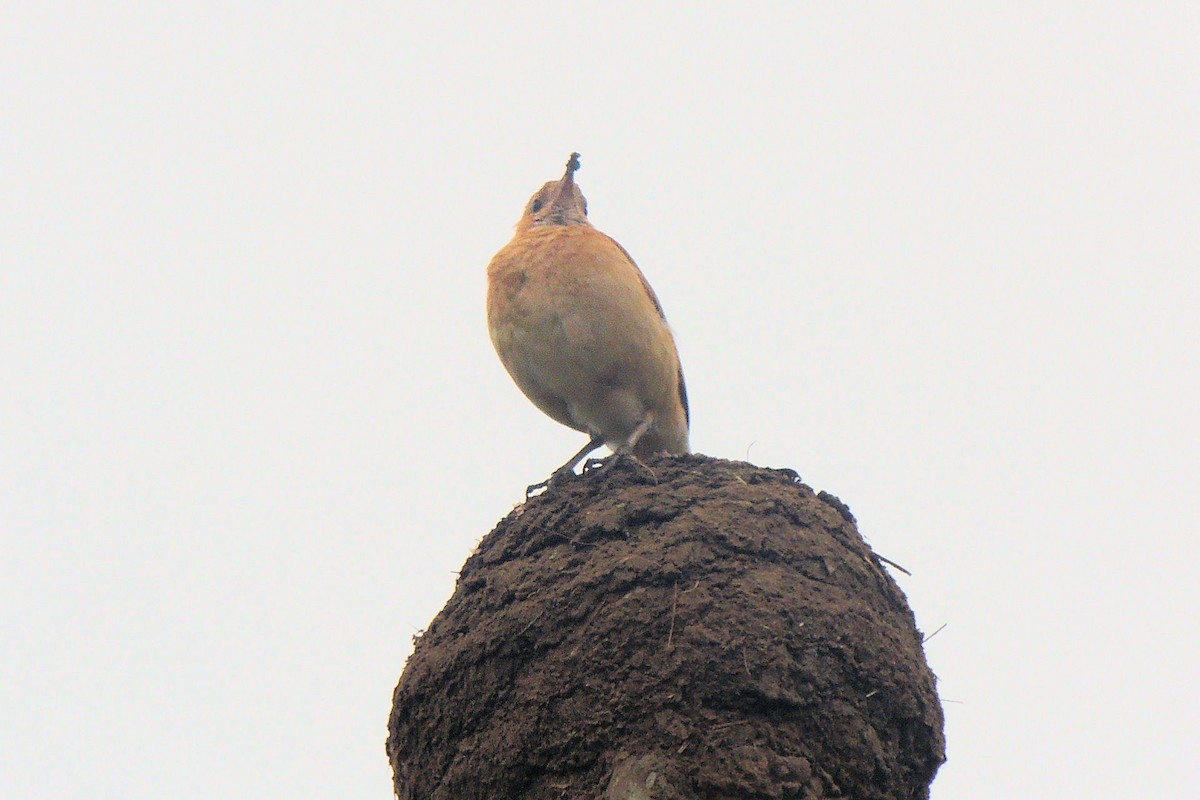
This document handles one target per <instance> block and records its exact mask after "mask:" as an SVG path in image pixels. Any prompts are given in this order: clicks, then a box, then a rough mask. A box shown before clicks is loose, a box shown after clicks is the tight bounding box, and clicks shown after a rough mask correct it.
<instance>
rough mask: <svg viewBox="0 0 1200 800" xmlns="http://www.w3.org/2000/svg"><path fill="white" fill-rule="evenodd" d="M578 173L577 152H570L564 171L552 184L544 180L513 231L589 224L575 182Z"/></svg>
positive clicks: (582, 197)
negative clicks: (544, 226) (547, 226)
mask: <svg viewBox="0 0 1200 800" xmlns="http://www.w3.org/2000/svg"><path fill="white" fill-rule="evenodd" d="M578 170H579V153H571V158H570V160H568V161H567V171H566V172H564V173H563V176H562V178H560V179H559V180H556V181H547V182H546V183H545V185H543V186H542V188H541V189H538V190H537V192H536V193H535V194H534V195H533V197H531V198H529V202H528V203H526V204H525V213H524V214H523V215H521V221H520V222H518V223H517V231H518V232H520V231H525V230H528V229H529V228H534V227H538V226H542V225H590V224H591V223H590V222H588V218H587V200H586V199H584V196H583V192H581V191H580V190H579V186H578V185H577V184H576V183H575V173H576V171H578Z"/></svg>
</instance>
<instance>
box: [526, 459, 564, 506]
mask: <svg viewBox="0 0 1200 800" xmlns="http://www.w3.org/2000/svg"><path fill="white" fill-rule="evenodd" d="M574 476H575V466H574V465H573V464H564V465H562V466H561V467H559V468H558V469H556V470H554V472H552V473H550V477H549V478H547V479H546V480H544V481H541V482H540V483H533V484H530V485H529V486H526V487H525V499H526V500H528V499H529V498H531V497H533V496H534V495H536V494H538V493H540V492H542V491H543V490H545V491H546V492H551V491H554V490H555V489H557V488H558V487H559V486H561V485H562V484H563V483H564V482H565V481H566V480H567V479H568V478H572V477H574Z"/></svg>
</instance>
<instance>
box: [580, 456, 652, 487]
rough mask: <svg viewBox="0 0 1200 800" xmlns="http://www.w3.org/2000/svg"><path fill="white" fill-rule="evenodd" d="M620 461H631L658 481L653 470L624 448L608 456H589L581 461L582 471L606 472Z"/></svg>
mask: <svg viewBox="0 0 1200 800" xmlns="http://www.w3.org/2000/svg"><path fill="white" fill-rule="evenodd" d="M622 461H631V462H633V464H635V465H636V466H638V467H640V468H641V469H643V470H645V471H646V472H647V473H649V475H650V480H652V481H654V482H655V483H658V476H657V475H655V474H654V470H652V469H650V467H649V466H647V465H646V464H645V462H643V461H642V460H641V459H640V458H638V457H637V456H635V455H634V454H633V453H630V452H628V451H626V450H618V451H617V452H615V453H613V454H612V455H611V456H609V457H608V458H589V459H588V460H587V461H585V462H583V471H584V472H585V473H586V472H607V471H608V470H610V469H612V468H613V467H614V466H615V465H617V464H619V463H621V462H622Z"/></svg>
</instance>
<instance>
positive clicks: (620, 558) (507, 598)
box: [387, 455, 944, 800]
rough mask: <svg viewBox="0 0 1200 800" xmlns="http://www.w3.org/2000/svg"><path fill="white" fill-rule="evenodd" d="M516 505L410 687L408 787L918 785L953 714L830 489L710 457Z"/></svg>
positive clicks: (416, 794) (422, 798)
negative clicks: (945, 715)
mask: <svg viewBox="0 0 1200 800" xmlns="http://www.w3.org/2000/svg"><path fill="white" fill-rule="evenodd" d="M646 466H648V467H649V469H647V468H646V467H644V466H640V465H638V464H636V463H631V462H629V461H621V462H619V463H617V464H616V465H614V466H613V468H611V469H606V470H604V471H602V472H592V473H588V474H585V475H583V476H582V477H579V478H576V479H573V480H570V481H568V482H567V483H565V484H564V485H563V486H561V487H559V488H557V489H556V490H555V491H554V492H553V493H551V494H549V495H542V496H539V497H535V498H533V499H532V500H530V501H528V502H527V503H525V504H524V505H522V506H519V507H518V508H516V509H514V510H513V512H512V513H510V514H509V515H508V516H507V517H505V518H504V519H503V520H502V521H501V522H500V523H499V525H497V526H496V528H495V530H493V531H492V532H491V533H490V534H488V536H487V537H486V538H485V539H484V540H483V541H482V543H481V544H480V545H479V548H478V549H477V551H476V552H475V553H474V554H473V555H472V556H471V557H470V558H469V559H468V560H467V562H466V564H465V565H464V567H463V569H462V572H461V574H460V576H459V580H458V586H457V589H456V591H455V593H454V596H453V597H452V598H451V600H450V602H449V603H448V604H447V605H446V607H445V608H444V609H443V610H442V612H441V613H440V614H439V615H438V616H437V618H436V619H435V620H434V621H433V623H432V624H431V625H430V626H429V629H428V630H427V631H426V632H425V633H424V635H422V636H421V637H420V639H419V640H418V641H417V644H416V649H415V651H414V653H413V655H412V656H411V658H410V659H409V661H408V664H407V665H406V667H405V670H404V673H403V675H402V676H401V679H400V683H399V685H398V686H397V687H396V691H395V695H394V698H393V708H392V714H391V719H390V721H389V737H388V744H387V751H388V756H389V758H390V760H391V763H392V768H393V771H394V775H395V784H396V792H397V794H398V796H399V797H400V798H403V800H451V798H453V800H475V799H476V798H480V799H482V798H489V799H491V800H499V799H501V798H503V799H504V800H515V799H517V798H522V799H524V800H550V798H572V799H573V800H593V798H606V799H608V800H643V799H644V800H652V799H662V800H666V799H668V798H705V799H708V798H713V799H715V798H769V799H770V800H775V799H776V798H779V799H780V800H782V799H783V798H805V799H806V800H811V799H813V798H834V797H846V798H856V800H873V799H874V798H880V799H881V800H882V798H889V800H895V799H897V798H899V799H904V800H907V798H927V797H928V786H929V783H930V782H931V781H932V779H933V776H934V774H935V772H936V771H937V768H938V766H939V765H940V764H941V763H942V761H943V760H944V741H943V737H942V711H941V704H940V702H939V700H938V697H937V693H936V690H935V679H934V676H933V673H932V672H930V670H929V668H928V666H927V665H926V662H925V657H924V653H923V650H922V647H921V634H920V632H919V631H917V629H916V627H915V624H914V620H913V615H912V612H911V611H910V610H909V608H908V604H907V602H906V600H905V598H904V595H903V593H902V592H901V591H900V589H899V588H898V587H897V586H896V584H895V582H894V581H893V580H892V578H891V577H890V575H889V574H888V573H887V572H886V571H885V569H884V567H883V566H882V565H881V564H880V563H879V561H878V560H877V559H876V558H875V557H874V555H873V554H872V553H871V550H870V548H869V547H868V546H867V545H866V544H865V543H864V542H863V540H862V537H861V536H860V535H859V533H858V531H857V529H856V527H855V524H854V518H853V517H852V516H851V514H850V512H849V510H848V509H847V508H846V507H845V506H844V505H842V504H841V503H840V502H839V501H838V500H837V498H834V497H832V496H830V495H826V494H824V493H821V494H820V495H818V494H815V493H814V492H813V490H812V489H810V488H809V487H807V486H805V485H804V484H802V483H800V482H799V479H798V478H797V477H796V475H795V473H793V472H791V471H790V470H768V469H762V468H759V467H755V466H752V465H750V464H745V463H741V462H731V461H721V460H717V459H712V458H708V457H705V456H698V455H693V456H675V457H671V456H664V457H662V458H660V459H655V460H652V461H648V462H647V465H646Z"/></svg>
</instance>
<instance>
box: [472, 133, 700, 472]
mask: <svg viewBox="0 0 1200 800" xmlns="http://www.w3.org/2000/svg"><path fill="white" fill-rule="evenodd" d="M579 167H580V161H579V153H572V154H571V156H570V158H569V159H568V161H567V167H566V171H565V172H564V174H563V176H562V178H560V179H559V180H552V181H547V182H546V183H545V184H544V185H543V186H542V188H541V189H539V190H538V191H537V192H535V193H534V195H533V196H532V197H531V198H529V202H528V203H526V205H525V211H524V213H523V214H522V215H521V218H520V220H519V221H518V222H517V226H516V232H515V234H514V236H513V238H512V241H510V242H509V243H508V244H507V245H505V246H504V247H503V248H501V250H500V251H499V252H498V253H496V255H495V256H493V258H492V260H491V262H490V263H489V264H488V268H487V284H488V287H487V319H488V332H489V333H490V335H491V339H492V344H493V345H494V346H495V348H496V353H497V355H499V356H500V361H501V362H502V363H503V364H504V367H505V369H507V370H508V374H509V375H510V376H511V377H512V379H513V382H514V383H516V385H517V387H518V388H519V389H520V390H521V391H522V392H524V394H525V396H526V397H528V398H529V399H530V400H531V401H532V402H533V404H534V405H535V406H537V407H538V408H539V409H541V410H542V411H543V412H545V413H546V414H547V415H548V416H550V417H551V418H552V419H554V420H555V421H556V422H559V423H561V424H563V425H566V426H567V427H569V428H573V429H575V430H577V431H580V432H582V433H586V434H587V435H588V436H589V439H588V442H587V444H586V445H584V446H583V448H582V449H581V450H580V451H579V452H577V453H576V454H575V455H573V456H572V457H571V458H570V460H568V461H567V462H566V463H565V464H563V465H562V466H561V467H559V468H558V469H556V470H555V471H554V472H553V473H552V474H551V476H550V478H549V479H548V480H547V481H543V482H542V483H540V484H534V485H533V486H530V487H529V489H528V490H527V491H526V496H529V494H530V493H531V492H534V491H537V490H538V489H540V488H553V487H554V486H555V485H557V484H558V483H560V482H561V481H562V480H563V479H565V478H566V477H567V476H569V475H572V474H574V472H575V467H576V466H577V465H578V464H579V462H580V461H582V460H583V459H584V458H586V457H587V456H588V455H589V454H591V453H592V452H593V451H595V450H596V449H598V448H599V447H601V446H602V445H608V446H609V448H611V449H612V451H613V452H614V454H615V455H616V456H617V457H618V458H619V457H622V456H625V455H630V456H633V457H634V458H636V459H639V460H640V459H641V458H645V457H647V456H650V455H653V454H657V453H688V452H690V449H689V445H688V431H689V426H690V423H691V419H690V412H689V409H688V399H687V387H686V385H685V384H684V379H683V369H682V367H681V365H680V362H679V352H678V350H677V348H676V346H675V339H674V336H673V335H672V333H671V329H670V327H668V325H667V319H666V316H665V315H664V314H663V309H662V304H661V303H659V301H658V297H657V295H655V294H654V290H653V289H652V288H650V284H649V282H648V281H647V280H646V276H645V275H643V274H642V271H641V270H640V269H638V266H637V264H636V263H634V260H633V258H632V257H631V256H630V255H629V253H628V252H627V251H626V250H625V248H624V247H622V246H621V245H620V244H618V243H617V241H616V240H615V239H613V238H612V237H611V236H608V235H607V234H604V233H601V232H600V231H599V230H597V229H596V228H595V227H593V226H592V224H591V222H589V221H588V216H587V211H588V209H587V200H586V199H584V196H583V192H582V191H581V190H580V188H579V186H578V184H576V183H575V173H576V172H577V171H578V170H579Z"/></svg>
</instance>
